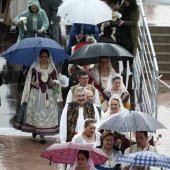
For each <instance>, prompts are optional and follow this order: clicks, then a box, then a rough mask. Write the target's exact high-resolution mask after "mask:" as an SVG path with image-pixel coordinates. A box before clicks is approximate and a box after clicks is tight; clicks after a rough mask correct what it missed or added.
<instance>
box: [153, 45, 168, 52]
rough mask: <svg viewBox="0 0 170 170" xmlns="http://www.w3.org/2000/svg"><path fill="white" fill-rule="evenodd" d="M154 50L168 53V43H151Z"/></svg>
mask: <svg viewBox="0 0 170 170" xmlns="http://www.w3.org/2000/svg"><path fill="white" fill-rule="evenodd" d="M153 46H154V49H155V52H156V53H157V52H169V53H170V43H153Z"/></svg>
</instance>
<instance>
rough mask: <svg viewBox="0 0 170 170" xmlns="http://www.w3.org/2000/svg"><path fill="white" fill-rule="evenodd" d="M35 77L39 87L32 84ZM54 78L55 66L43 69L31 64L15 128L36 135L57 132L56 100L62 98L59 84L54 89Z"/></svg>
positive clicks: (55, 76) (55, 75)
mask: <svg viewBox="0 0 170 170" xmlns="http://www.w3.org/2000/svg"><path fill="white" fill-rule="evenodd" d="M37 78H38V81H39V87H35V86H32V85H31V81H35V80H37ZM56 80H57V72H56V70H55V68H53V67H49V68H48V70H44V69H41V68H40V66H39V65H38V66H36V64H33V66H32V67H31V68H30V70H29V72H28V75H27V79H26V82H25V87H24V91H23V95H22V101H21V104H22V106H21V109H20V111H19V114H18V118H17V121H16V123H15V128H16V129H18V130H21V131H23V132H30V133H36V134H37V135H54V134H57V133H58V132H59V123H58V109H57V102H59V101H62V98H61V89H60V86H58V89H54V85H53V84H54V81H56Z"/></svg>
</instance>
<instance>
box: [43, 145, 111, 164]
mask: <svg viewBox="0 0 170 170" xmlns="http://www.w3.org/2000/svg"><path fill="white" fill-rule="evenodd" d="M79 150H86V151H89V155H90V158H91V159H92V161H93V163H94V165H99V164H103V163H105V162H106V161H107V159H108V157H107V155H106V154H105V153H104V152H103V151H102V150H101V149H98V148H94V147H93V146H91V145H89V144H77V143H72V142H68V143H65V144H53V145H51V146H50V147H48V148H47V149H46V151H44V152H43V153H42V154H41V157H43V158H46V159H49V160H51V161H53V162H55V163H65V164H74V163H75V161H76V157H77V152H78V151H79Z"/></svg>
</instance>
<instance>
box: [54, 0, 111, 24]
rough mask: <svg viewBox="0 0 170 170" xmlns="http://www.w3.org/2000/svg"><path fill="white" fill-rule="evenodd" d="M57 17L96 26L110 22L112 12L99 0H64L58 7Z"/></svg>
mask: <svg viewBox="0 0 170 170" xmlns="http://www.w3.org/2000/svg"><path fill="white" fill-rule="evenodd" d="M57 15H58V16H60V17H62V18H64V19H66V20H68V21H70V22H72V23H80V24H91V25H97V24H99V23H102V22H105V21H109V20H112V10H111V9H110V7H109V6H108V5H106V4H105V3H104V2H102V1H100V0H66V1H64V2H63V3H62V4H61V5H60V6H59V8H58V13H57Z"/></svg>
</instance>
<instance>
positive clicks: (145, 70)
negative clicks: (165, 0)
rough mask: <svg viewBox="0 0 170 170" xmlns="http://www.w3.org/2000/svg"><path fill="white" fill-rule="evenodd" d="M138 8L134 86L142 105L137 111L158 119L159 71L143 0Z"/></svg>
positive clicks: (139, 1) (140, 0)
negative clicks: (138, 19) (137, 43)
mask: <svg viewBox="0 0 170 170" xmlns="http://www.w3.org/2000/svg"><path fill="white" fill-rule="evenodd" d="M138 6H139V9H140V21H139V24H138V26H139V33H140V34H139V38H138V42H139V46H138V50H137V55H136V57H135V59H134V72H135V73H134V84H135V87H137V89H139V90H137V89H136V90H135V91H136V100H138V101H139V103H140V106H139V107H138V108H137V109H138V110H141V111H143V112H146V113H148V114H150V115H153V116H154V117H155V118H157V117H158V74H159V69H158V64H157V59H156V55H155V50H154V46H153V43H152V38H151V35H150V31H149V27H148V24H147V20H146V17H145V12H144V8H143V3H142V0H138ZM138 87H140V88H138Z"/></svg>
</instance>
